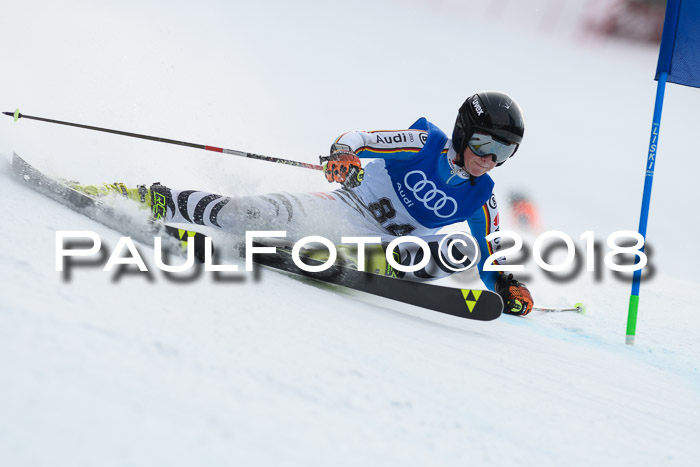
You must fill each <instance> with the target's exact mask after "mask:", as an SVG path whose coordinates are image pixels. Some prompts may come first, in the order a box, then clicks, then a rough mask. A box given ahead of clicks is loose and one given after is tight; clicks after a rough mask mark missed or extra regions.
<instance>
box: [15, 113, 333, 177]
mask: <svg viewBox="0 0 700 467" xmlns="http://www.w3.org/2000/svg"><path fill="white" fill-rule="evenodd" d="M3 114H5V115H8V116H10V117H14V119H15V122H16V121H17V120H19V119H20V118H26V119H29V120H37V121H39V122H47V123H56V124H58V125H66V126H73V127H76V128H84V129H86V130H94V131H102V132H104V133H112V134H115V135H121V136H128V137H130V138H141V139H147V140H150V141H157V142H159V143H168V144H176V145H178V146H187V147H189V148H195V149H204V150H206V151H214V152H221V153H224V154H230V155H232V156H240V157H248V158H250V159H257V160H261V161H267V162H276V163H278V164H285V165H291V166H294V167H303V168H305V169H313V170H323V167H322V166H320V165H316V164H308V163H306V162H299V161H292V160H289V159H280V158H279V157H270V156H262V155H260V154H253V153H250V152H245V151H236V150H235V149H226V148H219V147H216V146H209V145H206V144H196V143H187V142H184V141H176V140H174V139H167V138H160V137H158V136H148V135H140V134H137V133H129V132H126V131H120V130H111V129H109V128H100V127H96V126H90V125H82V124H80V123H71V122H63V121H61V120H51V119H49V118H42V117H33V116H31V115H23V114H21V113H19V109H17V110H15V111H14V112H3Z"/></svg>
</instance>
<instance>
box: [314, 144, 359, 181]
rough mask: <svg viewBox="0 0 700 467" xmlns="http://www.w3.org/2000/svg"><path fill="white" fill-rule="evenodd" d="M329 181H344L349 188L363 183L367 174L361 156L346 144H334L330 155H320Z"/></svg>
mask: <svg viewBox="0 0 700 467" xmlns="http://www.w3.org/2000/svg"><path fill="white" fill-rule="evenodd" d="M320 159H321V163H324V162H325V164H323V168H324V171H325V173H326V180H328V181H329V182H331V183H332V182H338V183H342V184H343V185H344V186H346V187H348V188H355V187H356V186H359V185H360V183H362V178H363V176H364V174H365V171H364V169H362V162H360V158H359V157H357V155H355V153H354V152H353V150H352V149H351V148H350V146H348V145H346V144H333V145H332V146H331V153H330V156H325V157H323V156H322V157H320Z"/></svg>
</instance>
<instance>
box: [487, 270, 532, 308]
mask: <svg viewBox="0 0 700 467" xmlns="http://www.w3.org/2000/svg"><path fill="white" fill-rule="evenodd" d="M495 289H496V293H497V294H498V295H500V296H501V298H503V312H504V313H509V314H511V315H519V316H525V315H526V314H528V313H530V312H531V311H532V306H533V305H534V301H533V300H532V295H530V291H529V290H528V289H527V287H525V284H523V283H522V282H518V281H516V280H515V279H513V274H508V275H507V276H506V275H505V274H500V275H499V276H498V279H496V284H495Z"/></svg>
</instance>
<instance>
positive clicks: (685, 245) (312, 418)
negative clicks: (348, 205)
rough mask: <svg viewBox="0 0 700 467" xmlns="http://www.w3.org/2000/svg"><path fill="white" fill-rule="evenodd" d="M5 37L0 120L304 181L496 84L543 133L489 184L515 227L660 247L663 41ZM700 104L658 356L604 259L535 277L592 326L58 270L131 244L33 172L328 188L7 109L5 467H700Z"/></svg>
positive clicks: (109, 25) (233, 16)
mask: <svg viewBox="0 0 700 467" xmlns="http://www.w3.org/2000/svg"><path fill="white" fill-rule="evenodd" d="M436 3H437V2H436ZM508 3H512V2H503V4H504V5H506V4H508ZM535 3H537V2H535ZM539 3H542V2H539ZM533 8H534V7H533ZM535 13H536V12H535ZM0 28H1V30H2V31H3V33H4V37H6V38H8V39H6V43H5V46H4V47H2V48H0V64H2V67H3V70H4V72H3V73H2V75H0V76H1V77H0V80H1V81H0V82H1V83H2V86H0V105H1V106H2V109H0V110H2V111H13V110H14V109H15V108H16V107H20V109H21V111H22V112H23V113H25V114H29V115H37V116H44V117H48V118H55V119H64V120H68V121H76V122H81V123H86V124H89V125H95V126H102V127H109V128H117V129H123V130H125V131H131V132H137V133H146V134H153V135H158V136H162V137H165V138H172V139H178V140H183V141H192V142H196V143H202V144H209V145H214V146H224V147H229V148H232V149H239V150H246V151H251V152H256V153H259V154H266V155H272V156H278V157H286V158H290V159H297V160H301V161H305V162H316V161H317V156H318V155H319V154H323V153H325V152H326V151H327V150H328V147H329V145H330V143H331V142H332V141H333V140H334V139H335V138H336V137H337V136H338V135H339V134H340V133H342V132H344V131H347V130H353V129H366V130H375V129H401V128H405V127H407V126H408V125H410V124H411V123H412V122H413V121H415V120H416V119H417V118H418V117H421V116H425V117H427V118H429V119H430V120H431V121H433V122H434V123H436V124H437V125H438V126H440V127H442V128H443V129H444V130H446V131H450V130H451V128H452V123H453V121H454V117H455V114H456V109H457V108H458V107H459V105H460V104H461V102H462V101H463V100H464V99H465V98H466V97H467V96H468V95H470V94H471V93H473V92H476V91H478V90H482V89H499V90H503V91H506V92H508V93H510V94H512V95H513V96H514V97H515V98H516V99H517V100H518V102H519V103H520V105H521V107H522V108H523V109H524V112H525V117H526V124H527V131H526V136H525V142H524V144H523V146H522V148H521V149H520V150H519V152H518V153H517V155H516V156H515V157H514V158H513V159H512V160H510V161H508V163H507V164H505V165H504V166H503V167H501V168H498V169H496V170H494V172H493V176H494V179H495V180H496V184H497V185H496V190H497V191H496V195H497V196H498V197H499V199H500V201H501V207H502V216H503V219H502V225H503V228H509V227H510V228H511V229H512V228H513V226H514V224H512V219H511V218H510V216H509V215H508V210H507V202H506V201H507V199H508V195H509V193H510V192H511V191H512V190H516V189H517V190H519V191H524V192H526V193H527V194H528V195H529V196H530V197H531V198H532V199H533V200H534V201H535V202H536V204H537V206H538V207H539V210H540V215H541V217H542V220H543V228H544V230H552V229H553V230H560V231H563V232H565V233H567V234H568V235H570V236H571V237H572V238H573V240H574V241H575V242H576V245H577V247H578V248H579V251H578V252H577V258H579V259H581V261H584V260H585V244H584V242H583V241H582V240H580V239H579V237H580V235H581V234H582V233H583V232H585V231H589V230H592V231H594V232H595V235H596V240H597V241H598V242H599V245H598V248H599V250H598V253H599V255H600V256H602V255H603V254H605V253H606V252H607V251H608V249H607V246H606V244H605V241H606V238H607V236H608V235H610V234H611V233H613V232H615V231H618V230H630V229H631V230H634V229H636V227H637V223H638V216H639V204H640V199H641V190H642V184H643V177H644V164H645V158H646V151H647V145H648V141H649V139H648V138H649V134H648V133H649V128H650V122H651V114H652V106H653V100H654V92H655V82H654V81H653V80H652V78H653V74H654V68H655V65H656V50H655V49H654V48H653V47H652V48H647V47H639V46H636V45H633V44H626V43H610V42H605V41H600V40H596V41H594V40H590V38H586V37H577V36H576V35H572V34H567V35H566V36H562V37H559V36H556V35H555V34H554V33H550V34H548V35H547V34H545V35H542V34H543V33H542V32H537V31H538V29H537V28H530V27H528V24H523V23H522V22H521V23H517V22H514V21H510V22H505V23H504V22H499V21H495V20H493V19H492V18H490V17H488V16H487V15H485V14H483V13H480V14H475V15H471V16H470V15H469V14H468V12H467V11H464V9H460V10H459V14H455V13H454V12H451V11H450V10H449V8H446V7H445V6H444V5H443V6H442V7H440V6H439V5H431V4H430V3H427V2H422V3H417V2H405V3H403V2H402V3H399V2H391V1H387V2H384V1H378V2H368V1H364V0H360V1H356V2H347V3H346V2H311V1H306V0H301V1H298V2H272V1H269V2H236V1H234V2H224V1H202V2H184V1H169V2H164V1H163V2H148V1H147V2H142V1H139V2H136V1H130V0H126V1H122V2H118V3H114V4H106V3H95V2H88V1H80V0H69V1H67V2H60V3H55V2H39V1H24V2H4V3H3V6H2V15H1V16H0ZM698 103H700V92H699V91H698V90H696V89H688V88H682V87H679V86H673V85H669V88H668V89H667V93H666V106H665V108H664V116H663V120H662V126H661V129H662V131H661V138H660V146H659V153H658V164H657V169H656V179H655V182H654V192H653V200H652V212H651V220H650V224H649V230H648V238H649V244H650V245H651V247H652V251H653V254H651V259H650V261H651V264H652V266H653V268H654V274H653V275H652V276H651V277H650V278H649V279H648V280H646V281H645V283H644V284H643V286H642V293H641V302H640V317H639V323H638V327H637V331H638V336H637V342H636V345H635V346H626V345H625V344H624V334H625V322H626V315H627V303H628V297H629V290H630V282H629V277H628V276H626V277H623V278H619V277H617V276H616V275H614V274H613V273H612V272H611V271H610V270H609V269H607V268H606V267H605V266H604V265H602V263H599V264H598V265H597V269H596V272H587V271H586V270H585V268H580V269H579V270H577V271H573V272H572V271H568V272H566V273H567V275H568V277H565V278H563V279H562V276H561V274H560V275H557V276H555V277H554V278H552V277H549V276H546V275H544V274H543V273H542V272H541V270H540V269H539V268H538V267H537V265H536V264H535V263H534V261H533V260H532V258H531V257H527V258H526V259H525V261H524V264H525V273H524V274H522V276H524V277H525V278H527V279H528V280H527V283H528V285H529V286H530V288H531V290H532V292H533V295H534V297H535V300H536V301H537V304H538V305H542V306H567V305H572V304H573V303H574V302H577V301H583V302H586V303H587V305H588V312H587V313H586V314H585V315H579V314H574V313H544V312H533V313H532V314H531V315H530V316H528V317H526V318H517V317H511V316H503V317H502V318H500V319H499V320H497V321H494V322H489V323H482V322H471V321H466V320H460V319H457V318H452V317H449V316H443V315H440V314H438V313H434V312H429V311H425V310H421V309H418V308H411V307H407V306H404V305H399V304H395V303H390V302H385V301H378V300H376V299H371V298H368V297H362V296H356V295H349V294H341V293H336V292H334V291H330V290H328V289H327V288H324V287H319V286H317V285H314V284H312V283H309V282H306V281H300V280H297V279H293V278H290V277H287V276H284V275H281V274H278V273H275V272H272V271H268V270H263V271H261V272H260V274H259V275H258V277H257V278H256V276H255V275H254V274H247V273H240V274H232V273H226V274H220V275H214V274H211V273H202V274H200V275H193V274H189V275H188V274H185V277H180V276H173V275H165V274H163V273H161V272H160V271H158V270H156V269H155V267H154V266H153V264H154V263H153V257H152V255H153V250H152V249H149V248H147V247H144V246H142V247H140V251H141V253H142V254H143V256H144V257H145V259H146V262H147V264H148V265H150V266H151V272H150V273H148V274H146V273H139V272H137V271H135V270H134V269H133V268H131V269H126V270H122V271H121V272H112V273H109V272H103V271H102V265H103V264H104V261H105V259H106V257H102V259H101V261H97V260H95V262H94V264H93V265H92V266H81V267H76V268H73V269H71V271H70V274H69V275H66V274H62V273H59V272H56V270H55V236H56V231H58V230H90V231H94V232H96V233H97V234H98V235H99V236H100V237H101V239H102V241H103V243H104V249H103V251H104V255H108V254H110V253H111V248H113V247H114V246H115V245H116V244H117V241H118V240H119V238H120V234H119V233H117V232H115V231H112V230H109V229H107V228H105V227H103V226H101V225H99V224H97V223H95V222H93V221H91V220H89V219H87V218H85V217H83V216H81V215H79V214H76V213H74V212H72V211H70V210H68V209H67V208H65V207H63V206H61V205H59V204H57V203H55V202H52V201H49V200H47V199H46V198H45V197H43V196H41V195H40V194H37V193H35V192H32V191H30V190H28V189H26V188H25V187H23V186H22V185H21V184H19V183H17V182H16V181H15V180H14V179H12V177H11V175H10V168H9V160H10V158H11V155H12V152H17V153H18V154H20V155H21V156H22V157H24V158H25V159H27V160H28V161H29V162H31V163H33V164H35V165H36V166H37V167H38V168H40V169H42V170H44V171H45V172H47V173H50V174H53V175H56V176H60V177H65V178H69V179H74V180H81V181H84V182H101V181H108V182H112V181H117V180H118V181H123V182H125V183H128V184H137V183H151V182H154V181H160V182H162V183H164V184H167V185H170V186H173V187H180V188H200V189H205V190H209V191H213V192H221V193H225V194H230V195H234V196H235V195H244V194H245V195H247V194H258V193H266V192H270V191H279V190H286V191H322V190H328V189H330V188H331V187H330V186H329V185H327V184H326V182H325V180H324V179H323V177H322V176H321V174H320V173H317V172H314V171H310V170H304V169H298V168H291V167H286V166H281V165H275V164H270V163H265V162H258V161H249V160H246V159H242V158H237V157H233V156H222V155H218V154H213V153H207V152H204V151H197V150H194V149H188V148H182V147H177V146H170V145H165V144H158V143H154V142H148V141H141V140H134V139H128V138H123V137H117V136H114V135H107V134H99V133H94V132H88V131H84V130H78V129H71V128H65V127H59V126H55V125H49V124H43V123H38V122H31V121H26V120H24V121H22V120H21V121H19V122H18V123H13V122H12V120H11V119H9V118H6V117H4V116H3V120H0V154H1V155H2V157H0V199H2V201H3V216H2V221H0V222H1V224H0V226H1V228H2V232H3V234H4V235H3V240H4V247H3V248H1V249H0V290H1V291H2V293H0V413H1V414H2V416H0V465H8V466H10V465H12V466H35V465H66V466H69V465H70V466H77V465H90V466H92V465H108V466H109V465H114V466H122V465H149V466H150V465H348V466H350V465H352V466H357V465H485V466H507V465H538V466H541V465H552V466H558V465H570V466H579V465H580V466H589V465H615V466H620V465H635V466H636V465H673V466H690V465H695V463H696V462H697V459H698V458H699V456H700V445H698V443H697V440H698V439H700V374H699V371H698V363H697V362H698V359H697V354H698V352H699V351H700V337H699V336H700V316H698V312H697V309H696V303H697V299H696V297H695V295H694V292H695V291H696V290H697V279H696V278H695V270H694V269H695V268H694V266H695V265H696V264H697V262H698V260H699V259H700V258H699V255H698V249H697V246H696V240H697V238H698V237H699V234H700V221H699V220H698V217H697V215H696V214H695V212H696V209H695V207H696V206H697V195H696V194H695V191H691V187H693V186H694V185H695V181H696V178H697V175H696V174H697V172H698V169H700V163H699V162H698V160H697V157H695V155H694V154H693V151H694V147H693V144H692V136H693V135H694V134H695V132H697V112H696V110H695V109H696V107H697V105H698ZM509 223H510V225H509ZM522 233H523V235H524V237H525V241H526V244H527V245H529V246H530V247H532V242H533V241H534V238H535V234H531V233H526V232H522ZM561 253H563V252H562V251H561V250H557V251H556V252H555V254H554V255H553V256H552V258H551V261H552V262H556V261H557V257H558V255H559V254H561ZM238 264H241V265H242V263H240V262H239V263H238ZM445 282H446V283H447V284H448V285H449V284H460V285H467V284H468V285H469V286H472V287H478V286H480V284H479V282H478V280H476V279H474V276H473V275H470V274H463V275H459V276H457V277H455V278H452V279H450V280H448V281H445Z"/></svg>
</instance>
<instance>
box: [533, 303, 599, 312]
mask: <svg viewBox="0 0 700 467" xmlns="http://www.w3.org/2000/svg"><path fill="white" fill-rule="evenodd" d="M532 309H533V310H537V311H552V312H558V311H575V312H576V313H581V314H583V313H585V312H586V305H584V304H583V303H577V304H576V305H574V306H573V308H552V307H546V306H533V307H532Z"/></svg>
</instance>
